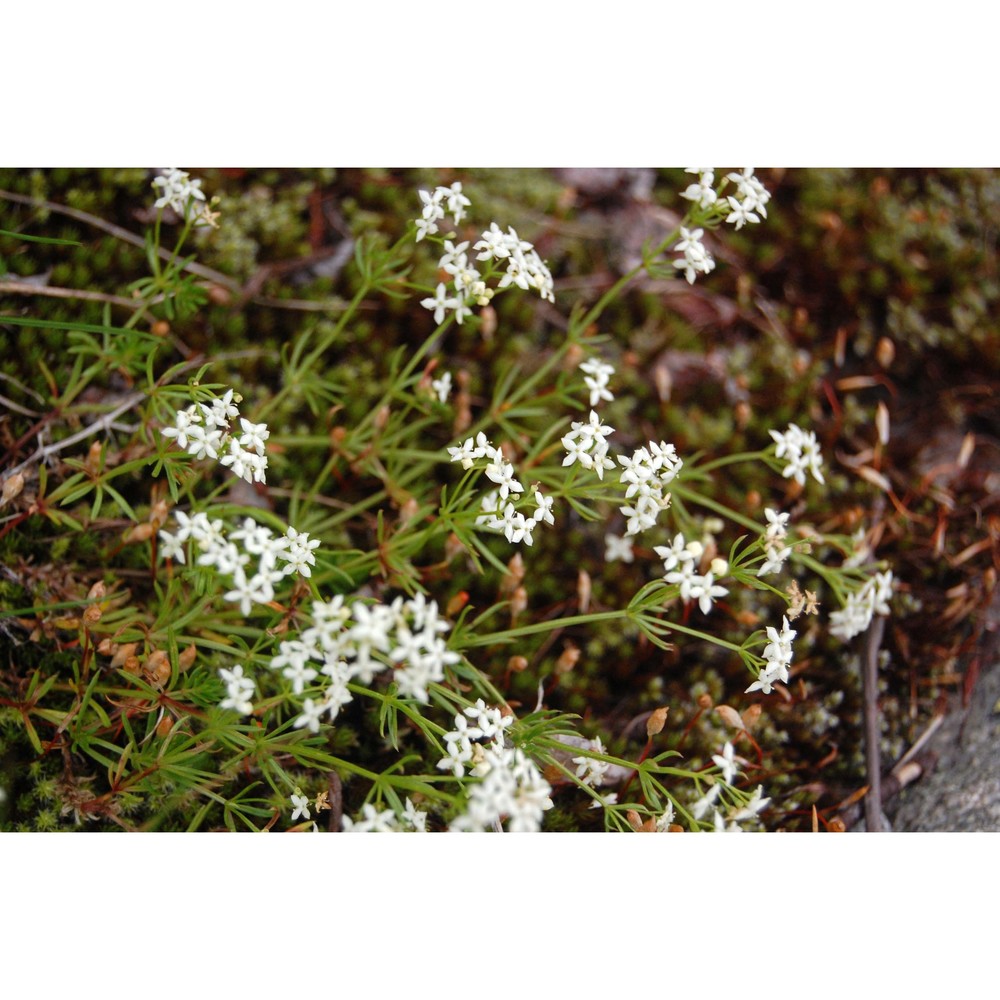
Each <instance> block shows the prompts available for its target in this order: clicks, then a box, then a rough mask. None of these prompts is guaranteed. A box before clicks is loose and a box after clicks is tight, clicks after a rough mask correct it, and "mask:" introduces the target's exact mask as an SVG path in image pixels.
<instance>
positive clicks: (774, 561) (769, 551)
mask: <svg viewBox="0 0 1000 1000" xmlns="http://www.w3.org/2000/svg"><path fill="white" fill-rule="evenodd" d="M764 516H765V517H766V518H767V529H766V530H765V532H764V538H763V545H764V556H765V558H764V561H763V562H762V563H761V564H760V566H759V567H758V569H757V576H767V574H768V573H778V572H780V571H781V569H782V567H783V566H784V565H785V560H786V559H787V558H788V557H789V555H791V552H792V550H791V547H790V546H788V545H786V544H785V538H786V537H787V536H788V528H787V524H788V514H787V513H784V514H776V513H775V512H774V511H773V510H771V508H770V507H765V508H764Z"/></svg>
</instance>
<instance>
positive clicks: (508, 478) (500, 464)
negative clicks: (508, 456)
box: [486, 458, 524, 500]
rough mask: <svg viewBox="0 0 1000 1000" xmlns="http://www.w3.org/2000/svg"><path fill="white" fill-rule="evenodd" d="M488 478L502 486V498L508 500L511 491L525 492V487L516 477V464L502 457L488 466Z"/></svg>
mask: <svg viewBox="0 0 1000 1000" xmlns="http://www.w3.org/2000/svg"><path fill="white" fill-rule="evenodd" d="M486 478H487V479H489V480H491V481H492V482H494V483H496V484H497V486H499V487H500V499H501V500H506V499H507V496H508V495H509V494H510V493H517V494H520V493H523V492H524V487H523V486H522V485H521V484H520V483H519V482H518V481H517V480H516V479H515V478H514V466H513V465H511V464H510V462H505V461H504V460H503V459H502V458H500V459H495V460H494V461H493V462H491V463H490V464H489V465H487V466H486Z"/></svg>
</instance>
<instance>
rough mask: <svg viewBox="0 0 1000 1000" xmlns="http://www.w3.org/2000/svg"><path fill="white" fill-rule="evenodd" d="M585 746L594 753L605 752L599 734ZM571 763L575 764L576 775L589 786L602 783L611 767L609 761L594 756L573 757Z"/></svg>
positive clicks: (595, 786) (596, 785) (592, 786)
mask: <svg viewBox="0 0 1000 1000" xmlns="http://www.w3.org/2000/svg"><path fill="white" fill-rule="evenodd" d="M586 748H587V749H588V750H592V751H593V752H594V753H607V750H606V749H605V748H604V744H603V743H602V742H601V738H600V737H599V736H595V737H594V739H592V740H591V741H590V742H589V743H588V744H587V747H586ZM573 763H574V764H576V776H577V777H578V778H579V779H580V781H582V782H583V783H584V784H585V785H589V786H590V787H591V788H597V787H598V786H599V785H602V784H604V777H605V775H606V774H607V773H608V770H609V769H610V767H611V762H610V761H607V760H598V759H597V758H596V757H574V758H573Z"/></svg>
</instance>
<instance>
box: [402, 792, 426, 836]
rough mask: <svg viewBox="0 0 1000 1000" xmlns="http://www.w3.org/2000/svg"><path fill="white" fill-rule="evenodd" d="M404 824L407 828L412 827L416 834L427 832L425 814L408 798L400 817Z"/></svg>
mask: <svg viewBox="0 0 1000 1000" xmlns="http://www.w3.org/2000/svg"><path fill="white" fill-rule="evenodd" d="M400 818H401V819H402V821H403V822H404V823H406V824H407V825H408V826H411V827H413V829H414V830H415V831H416V832H417V833H426V832H427V813H425V812H423V811H422V810H420V809H418V808H417V807H416V806H415V805H414V804H413V803H412V802H411V801H410V798H409V796H407V798H406V806H405V808H404V809H403V815H402V816H401V817H400Z"/></svg>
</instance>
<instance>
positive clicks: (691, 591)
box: [686, 573, 729, 615]
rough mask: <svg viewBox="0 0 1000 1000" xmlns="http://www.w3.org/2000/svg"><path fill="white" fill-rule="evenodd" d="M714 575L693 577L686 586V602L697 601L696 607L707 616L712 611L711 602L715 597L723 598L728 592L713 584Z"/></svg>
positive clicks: (707, 574)
mask: <svg viewBox="0 0 1000 1000" xmlns="http://www.w3.org/2000/svg"><path fill="white" fill-rule="evenodd" d="M714 579H715V577H714V575H713V574H712V573H706V574H705V575H704V576H694V577H692V578H691V579H690V581H689V584H688V597H687V598H686V600H697V602H698V607H700V608H701V610H702V613H703V614H706V615H707V614H708V613H709V611H711V610H712V602H713V601H714V600H715V598H717V597H725V595H726V594H728V593H729V591H728V590H727V589H726V588H725V587H720V586H719V585H718V584H716V583H715V582H714Z"/></svg>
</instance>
